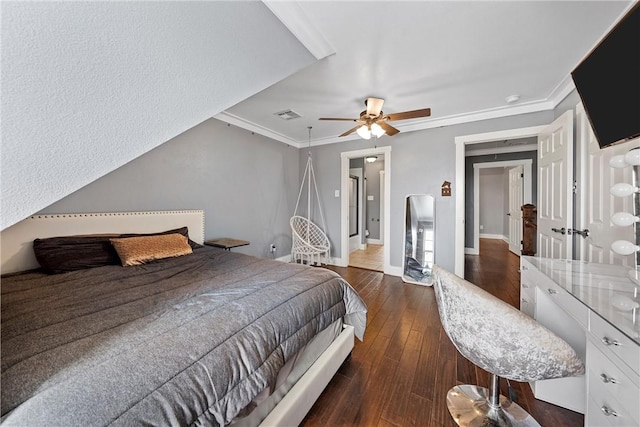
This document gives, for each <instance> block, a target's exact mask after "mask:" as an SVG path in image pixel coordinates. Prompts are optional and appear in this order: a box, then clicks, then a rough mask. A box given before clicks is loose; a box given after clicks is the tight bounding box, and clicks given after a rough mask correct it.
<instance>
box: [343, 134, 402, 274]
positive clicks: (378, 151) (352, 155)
mask: <svg viewBox="0 0 640 427" xmlns="http://www.w3.org/2000/svg"><path fill="white" fill-rule="evenodd" d="M373 155H384V172H385V173H384V218H385V221H384V224H383V228H384V236H385V238H386V236H389V234H390V232H391V227H390V225H389V220H388V218H390V216H391V199H390V194H391V146H386V147H375V148H367V149H364V150H355V151H345V152H342V153H340V258H338V259H336V260H335V261H337V262H336V263H335V264H336V265H337V266H339V267H347V266H348V265H349V197H348V194H349V160H351V159H357V158H360V157H366V156H373ZM389 246H390V245H389V244H388V242H387V244H385V245H384V247H383V258H384V260H383V272H384V273H385V274H393V273H392V272H391V264H390V259H391V251H390V248H389Z"/></svg>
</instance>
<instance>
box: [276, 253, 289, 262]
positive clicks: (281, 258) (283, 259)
mask: <svg viewBox="0 0 640 427" xmlns="http://www.w3.org/2000/svg"><path fill="white" fill-rule="evenodd" d="M274 259H275V260H276V261H281V262H291V254H288V255H285V256H281V257H279V258H274Z"/></svg>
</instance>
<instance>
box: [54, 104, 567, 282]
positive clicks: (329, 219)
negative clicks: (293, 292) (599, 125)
mask: <svg viewBox="0 0 640 427" xmlns="http://www.w3.org/2000/svg"><path fill="white" fill-rule="evenodd" d="M570 104H571V102H569V103H568V104H567V105H570ZM553 117H554V111H544V112H538V113H531V114H523V115H518V116H513V117H505V118H499V119H492V120H483V121H477V122H471V123H464V124H459V125H452V126H446V127H441V128H435V129H427V130H423V131H416V132H403V133H400V134H398V135H396V136H394V137H386V136H385V137H383V138H381V139H380V140H376V141H364V140H360V139H358V140H351V141H346V142H344V143H340V144H330V145H322V146H317V147H312V148H311V152H312V155H313V159H314V169H315V171H316V180H317V185H318V192H319V194H320V198H321V203H322V210H323V213H324V217H325V220H326V224H327V227H326V232H327V235H328V236H329V239H330V240H331V244H332V256H334V257H339V256H340V255H341V250H342V248H341V242H340V198H339V197H335V195H334V191H335V190H339V189H340V153H342V152H345V151H353V150H361V149H366V148H373V147H374V146H375V144H377V145H378V146H385V145H391V146H392V151H391V191H390V200H391V215H390V218H387V220H388V221H389V222H390V229H391V232H390V235H389V236H385V244H388V245H390V249H391V260H390V261H391V265H392V266H396V267H400V266H401V265H402V231H403V219H402V215H403V211H404V198H405V196H406V195H407V194H433V195H434V196H435V198H436V262H437V263H438V264H440V265H442V266H443V267H444V268H446V269H449V270H453V269H454V244H455V242H454V239H453V236H454V218H455V194H452V197H442V196H441V195H440V186H441V185H442V182H443V181H445V180H446V181H450V182H451V183H452V188H453V189H454V192H455V143H454V139H455V137H457V136H462V135H470V134H477V133H484V132H491V131H498V130H507V129H515V128H521V127H529V126H537V125H543V124H548V123H550V122H551V121H553ZM307 156H308V149H300V150H299V149H296V148H293V147H290V146H288V145H285V144H282V143H280V142H276V141H273V140H271V139H269V138H266V137H262V136H259V135H252V134H251V132H248V131H245V130H243V129H238V128H235V127H233V126H231V127H230V126H227V125H226V124H224V123H222V122H219V121H217V120H214V119H211V120H208V121H206V122H204V123H202V124H200V125H198V126H196V127H194V128H193V129H190V130H189V131H187V132H185V133H184V134H182V135H179V136H178V137H176V138H174V139H172V140H170V141H168V142H167V143H165V144H163V145H162V146H160V147H158V148H156V149H154V150H152V151H151V152H149V153H147V154H145V155H143V156H142V157H140V158H138V159H136V160H134V161H132V162H131V163H129V164H127V165H124V166H123V167H121V168H119V169H118V170H116V171H114V172H112V173H110V174H109V175H107V176H105V177H103V178H101V179H99V180H97V181H95V182H93V183H91V184H89V185H88V186H86V187H84V188H83V189H81V190H79V191H77V192H76V193H73V194H72V195H70V196H68V197H66V198H64V199H62V200H61V201H59V202H56V203H55V204H53V205H51V206H49V207H48V208H46V209H44V210H43V211H42V213H61V212H95V211H119V210H164V209H204V210H205V213H206V222H205V224H206V237H207V238H212V237H219V236H229V237H238V238H244V239H247V240H250V241H251V245H250V246H247V247H244V248H239V249H237V250H238V251H240V252H245V253H248V254H252V255H257V256H268V255H269V254H268V247H269V244H270V243H275V244H276V245H277V247H278V252H277V256H282V255H285V254H288V253H289V252H290V247H291V233H290V230H289V224H288V221H289V218H290V217H291V214H292V213H293V209H294V207H295V202H296V198H297V194H298V189H299V186H300V179H301V177H302V173H303V172H304V168H305V165H306V162H307ZM502 156H505V155H502ZM490 157H491V161H495V159H494V156H490ZM498 157H499V159H504V160H507V158H504V157H503V158H501V157H500V155H499V156H498ZM471 168H472V167H471ZM535 170H536V168H535V166H534V171H535ZM471 176H473V174H471ZM471 184H472V183H471ZM469 188H471V189H472V188H473V185H468V184H467V189H469ZM305 197H306V196H305V194H303V195H302V199H303V200H305V199H304V198H305ZM467 200H469V198H467ZM470 200H471V203H472V201H473V197H471V199H470ZM304 205H305V206H304V208H305V209H306V203H305V204H304ZM299 213H303V214H306V213H304V212H299ZM311 216H312V218H313V219H314V220H317V222H318V223H319V221H320V220H319V208H318V206H317V203H316V204H314V205H313V207H312V215H311ZM469 225H471V227H473V222H472V221H471V222H470V221H468V220H467V226H469ZM472 232H473V230H471V233H470V232H469V230H468V229H467V235H472Z"/></svg>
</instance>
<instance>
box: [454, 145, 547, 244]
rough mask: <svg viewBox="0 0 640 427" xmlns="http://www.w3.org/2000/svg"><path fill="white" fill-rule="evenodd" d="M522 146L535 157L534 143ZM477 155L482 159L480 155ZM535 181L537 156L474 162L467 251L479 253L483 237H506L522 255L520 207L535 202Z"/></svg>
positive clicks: (504, 238)
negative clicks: (534, 165)
mask: <svg viewBox="0 0 640 427" xmlns="http://www.w3.org/2000/svg"><path fill="white" fill-rule="evenodd" d="M522 148H523V151H524V150H526V151H528V152H531V153H532V154H531V155H530V157H535V154H534V153H535V152H534V151H531V149H532V148H531V145H530V144H529V145H524V144H523V145H522ZM473 157H475V158H476V159H478V160H482V158H481V157H480V156H473ZM485 160H486V159H485ZM466 178H467V179H468V178H469V177H466ZM534 183H535V180H534V179H533V158H529V159H517V160H503V161H493V162H483V161H477V162H476V163H473V200H472V207H473V227H469V228H468V229H467V233H468V234H471V236H466V239H465V254H468V255H478V254H479V253H480V238H489V239H502V240H505V241H506V242H507V243H508V244H509V250H510V251H511V252H513V253H515V254H516V255H520V240H522V238H521V234H522V232H521V231H522V212H521V210H520V207H521V206H522V205H523V204H525V203H534V200H535V192H534V187H535V185H534ZM468 202H469V200H467V201H466V203H465V205H466V207H465V209H466V210H468V208H469V206H468V205H469V203H468ZM470 237H471V238H470ZM470 243H471V244H470Z"/></svg>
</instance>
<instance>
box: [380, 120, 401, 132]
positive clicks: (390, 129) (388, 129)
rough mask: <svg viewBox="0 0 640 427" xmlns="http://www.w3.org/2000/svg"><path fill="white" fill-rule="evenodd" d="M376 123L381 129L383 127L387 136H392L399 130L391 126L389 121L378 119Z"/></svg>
mask: <svg viewBox="0 0 640 427" xmlns="http://www.w3.org/2000/svg"><path fill="white" fill-rule="evenodd" d="M376 123H378V125H380V127H381V128H382V129H384V131H385V133H386V134H387V135H389V136H393V135H395V134H396V133H398V132H400V131H399V130H398V129H396V128H394V127H393V126H391V125H390V124H389V123H387V122H385V121H384V120H380V121H379V122H376Z"/></svg>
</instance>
